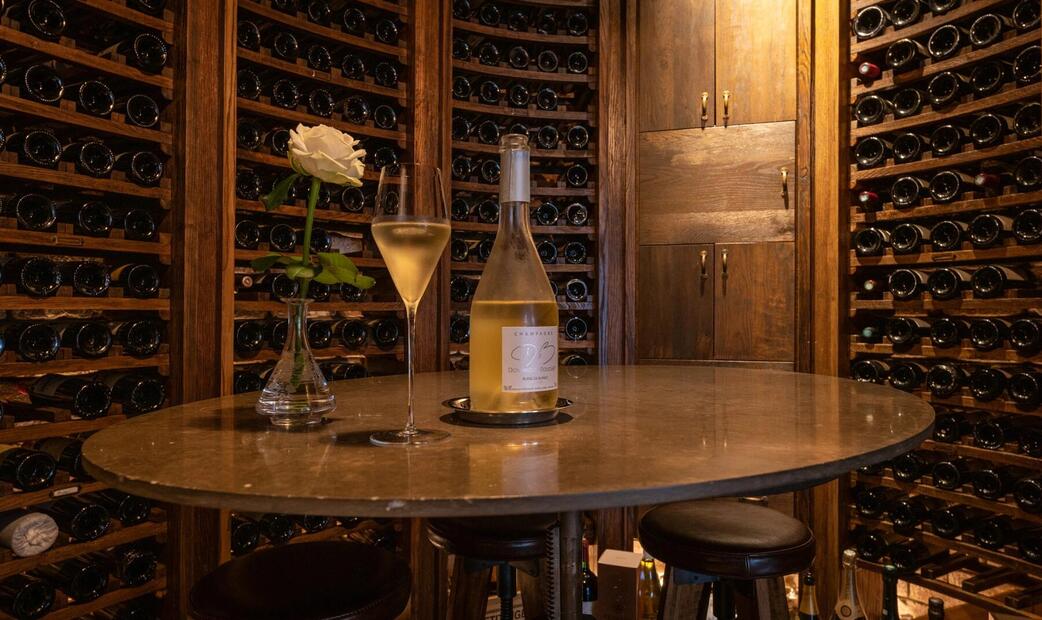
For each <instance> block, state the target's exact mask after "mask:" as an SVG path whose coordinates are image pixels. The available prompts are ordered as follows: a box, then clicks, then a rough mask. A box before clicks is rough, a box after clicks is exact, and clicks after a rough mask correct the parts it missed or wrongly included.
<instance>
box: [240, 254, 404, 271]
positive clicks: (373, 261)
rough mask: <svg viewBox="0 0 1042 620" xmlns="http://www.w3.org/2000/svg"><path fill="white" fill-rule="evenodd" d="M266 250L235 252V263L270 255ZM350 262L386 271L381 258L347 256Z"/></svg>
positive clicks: (361, 267)
mask: <svg viewBox="0 0 1042 620" xmlns="http://www.w3.org/2000/svg"><path fill="white" fill-rule="evenodd" d="M270 253H271V252H268V251H267V250H239V249H236V250H235V260H236V261H250V260H253V259H255V258H263V257H265V256H267V255H268V254H270ZM347 258H349V259H351V262H353V263H354V264H355V267H358V268H360V269H365V268H369V269H386V268H387V266H386V265H385V264H384V261H383V259H382V258H370V257H367V256H348V257H347Z"/></svg>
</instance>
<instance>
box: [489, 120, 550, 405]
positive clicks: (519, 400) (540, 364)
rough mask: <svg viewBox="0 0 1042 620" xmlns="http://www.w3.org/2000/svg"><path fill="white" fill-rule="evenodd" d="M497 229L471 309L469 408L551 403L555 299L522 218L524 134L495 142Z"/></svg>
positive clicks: (525, 216) (527, 185) (526, 156)
mask: <svg viewBox="0 0 1042 620" xmlns="http://www.w3.org/2000/svg"><path fill="white" fill-rule="evenodd" d="M500 153H501V157H502V165H501V169H502V173H501V178H500V192H499V195H500V203H501V207H500V208H501V213H500V218H499V232H498V233H497V235H496V241H495V244H494V246H493V248H492V253H491V255H490V256H489V260H488V264H487V265H486V266H485V270H484V274H483V276H482V278H481V280H480V282H479V284H478V288H477V291H476V292H475V293H474V302H473V306H472V309H471V336H472V337H471V341H472V342H471V351H470V354H471V357H472V362H473V363H472V364H471V371H470V373H471V374H470V396H471V403H472V407H473V408H474V409H475V410H480V411H495V412H504V413H506V412H517V411H531V410H543V409H549V408H551V407H553V406H554V404H555V403H556V402H557V331H558V317H557V302H556V300H555V298H554V295H553V291H552V290H551V288H550V281H549V279H548V278H547V277H546V272H545V271H544V270H543V266H542V264H541V263H540V261H539V257H538V253H537V251H536V248H535V242H534V241H533V240H532V232H531V230H530V228H529V223H528V203H529V200H530V192H531V187H530V182H529V148H528V138H527V137H526V136H523V135H519V134H508V135H506V136H504V137H503V140H502V142H501V143H500Z"/></svg>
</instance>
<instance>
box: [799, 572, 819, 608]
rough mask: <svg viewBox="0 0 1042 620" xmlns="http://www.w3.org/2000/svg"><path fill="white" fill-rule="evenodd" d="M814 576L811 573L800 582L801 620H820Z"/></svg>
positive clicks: (804, 575)
mask: <svg viewBox="0 0 1042 620" xmlns="http://www.w3.org/2000/svg"><path fill="white" fill-rule="evenodd" d="M814 583H815V582H814V575H813V573H811V572H810V571H807V572H806V573H804V574H803V577H802V579H801V580H800V605H799V612H798V613H799V620H819V619H820V618H821V613H820V612H819V611H818V593H817V588H816V586H815V585H814Z"/></svg>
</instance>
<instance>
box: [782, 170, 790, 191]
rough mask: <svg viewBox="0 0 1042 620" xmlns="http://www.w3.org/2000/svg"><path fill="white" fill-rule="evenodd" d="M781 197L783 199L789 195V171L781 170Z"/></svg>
mask: <svg viewBox="0 0 1042 620" xmlns="http://www.w3.org/2000/svg"><path fill="white" fill-rule="evenodd" d="M781 195H782V198H785V197H786V196H788V195H789V169H788V168H782V169H781Z"/></svg>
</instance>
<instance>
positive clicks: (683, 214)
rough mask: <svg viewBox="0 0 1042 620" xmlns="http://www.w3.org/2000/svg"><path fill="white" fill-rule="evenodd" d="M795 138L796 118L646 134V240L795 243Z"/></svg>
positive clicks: (642, 231) (641, 199) (641, 191)
mask: <svg viewBox="0 0 1042 620" xmlns="http://www.w3.org/2000/svg"><path fill="white" fill-rule="evenodd" d="M795 139H796V124H795V123H793V122H783V123H761V124H758V125H744V126H738V127H729V128H723V127H712V128H709V129H685V130H677V131H659V132H649V133H644V134H641V135H640V137H639V153H638V157H639V161H640V166H639V173H638V189H637V200H638V203H639V215H638V224H639V240H640V243H641V244H672V243H710V242H721V241H749V240H757V241H791V240H792V239H793V237H794V234H793V230H794V226H795V216H794V211H795V209H794V208H793V202H792V199H791V197H792V196H793V195H794V193H795V188H794V185H793V182H794V177H793V175H792V171H793V170H794V169H795V165H796V164H795V153H796V144H795ZM783 179H784V180H783Z"/></svg>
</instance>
